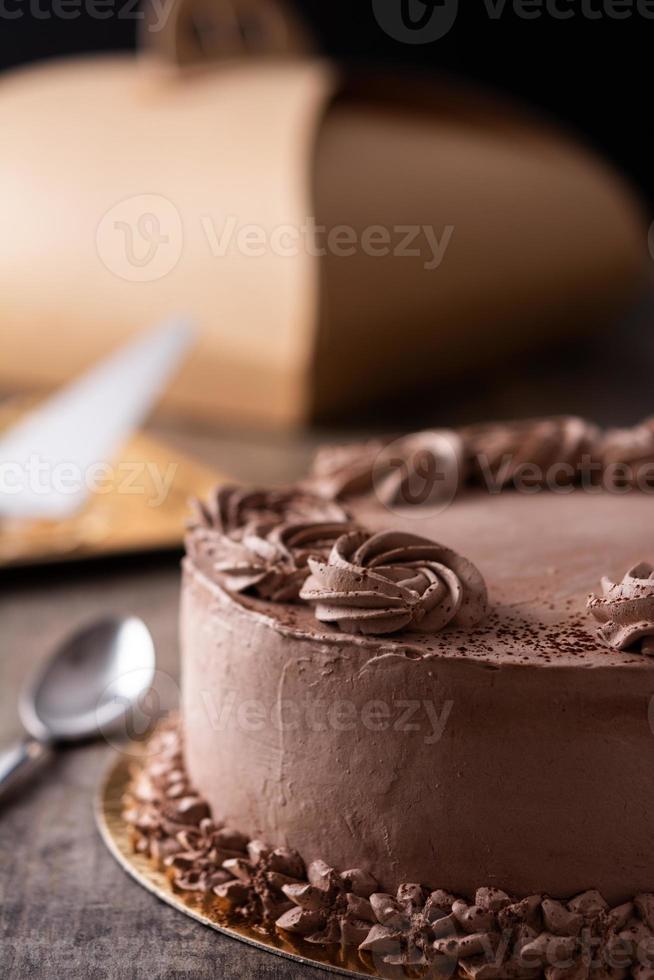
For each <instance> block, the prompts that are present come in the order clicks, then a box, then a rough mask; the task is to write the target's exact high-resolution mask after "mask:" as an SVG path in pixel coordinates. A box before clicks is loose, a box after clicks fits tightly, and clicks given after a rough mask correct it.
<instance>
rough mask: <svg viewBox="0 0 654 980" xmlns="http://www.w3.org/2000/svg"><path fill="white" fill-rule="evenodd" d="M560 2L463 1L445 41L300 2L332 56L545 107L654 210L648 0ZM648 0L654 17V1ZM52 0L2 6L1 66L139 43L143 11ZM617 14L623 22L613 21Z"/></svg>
mask: <svg viewBox="0 0 654 980" xmlns="http://www.w3.org/2000/svg"><path fill="white" fill-rule="evenodd" d="M217 2H219V0H217ZM388 2H394V0H388ZM398 2H399V0H398ZM557 2H558V5H559V8H560V9H563V10H566V9H570V10H572V11H574V16H573V17H570V18H568V19H565V20H561V19H556V18H554V17H552V16H550V15H548V14H547V13H546V12H543V13H542V14H541V16H540V17H537V18H535V19H523V18H522V17H519V16H518V15H517V14H516V13H515V11H514V9H513V7H512V3H511V0H507V2H506V4H505V7H504V10H503V12H502V15H501V16H500V17H498V18H497V19H493V18H490V17H489V15H488V12H487V10H486V8H485V6H484V3H483V0H460V2H459V12H458V15H457V19H456V22H455V25H454V27H453V28H452V30H451V31H449V33H448V34H446V35H445V37H443V38H441V39H440V40H437V41H434V42H432V43H428V44H411V45H409V44H402V43H400V42H398V41H395V40H393V39H392V38H390V37H388V35H387V34H385V33H384V31H383V30H382V29H381V28H380V26H379V24H378V23H377V21H376V19H375V16H374V14H373V10H372V3H371V0H349V2H340V3H339V2H335V0H331V2H329V0H296V6H297V7H298V8H299V9H300V10H301V11H302V12H303V13H304V15H305V17H306V19H307V21H308V22H309V23H310V24H311V26H312V27H313V29H314V31H315V33H316V35H317V37H318V39H319V41H320V43H321V45H322V47H323V49H324V50H325V51H327V52H329V53H331V54H334V55H337V56H339V57H341V58H345V59H348V60H355V61H360V60H374V61H385V62H393V63H400V64H406V65H410V66H412V67H419V68H421V69H423V70H427V71H433V70H445V71H447V72H451V73H455V74H457V75H462V76H464V77H467V78H471V79H474V80H477V81H480V82H482V83H484V84H486V85H490V86H492V87H495V88H498V89H500V90H504V91H508V92H510V93H512V94H513V95H515V96H516V97H518V98H520V99H521V100H524V101H526V102H527V103H530V104H532V105H534V106H537V107H539V108H540V109H542V110H544V111H546V112H547V113H549V114H551V115H552V116H554V117H556V118H557V119H559V120H560V121H562V122H564V123H565V124H566V125H568V126H569V127H570V128H571V129H572V130H573V131H576V132H577V133H580V134H581V135H582V136H583V137H584V138H585V140H586V141H587V142H588V143H590V144H591V145H593V146H595V147H596V148H597V149H598V150H600V152H602V153H604V155H606V156H607V157H608V158H609V159H611V160H613V161H614V162H615V163H616V164H618V166H620V167H621V168H622V169H623V170H624V171H625V172H626V173H627V174H628V175H630V176H631V177H632V179H633V180H634V181H635V182H636V184H637V185H638V186H639V187H640V189H641V192H643V193H644V194H645V195H646V196H647V198H648V199H649V202H650V204H651V203H652V199H653V198H654V173H653V169H652V151H651V143H652V129H653V122H652V117H653V114H652V111H651V91H652V70H651V63H652V61H651V52H652V46H653V42H654V19H647V18H645V17H643V16H642V15H641V14H639V13H638V12H637V9H636V5H637V2H643V0H633V3H632V0H557ZM645 2H646V0H645ZM649 2H650V15H651V18H654V2H652V0H649ZM52 3H53V0H0V67H3V68H6V67H9V66H12V65H17V64H20V63H24V62H28V61H32V60H34V59H38V58H45V57H53V56H57V55H63V54H70V53H75V52H86V51H92V50H112V49H119V48H122V49H126V48H127V49H128V48H132V47H133V46H134V45H135V35H136V28H137V24H138V22H137V20H136V19H135V12H134V11H131V12H130V13H129V15H125V14H124V13H123V15H122V16H121V15H120V14H116V13H114V14H113V15H112V16H110V17H107V18H106V19H94V18H93V17H91V16H89V15H88V14H85V13H83V8H84V3H83V0H81V2H80V7H81V8H82V9H81V10H80V11H78V12H77V13H78V16H76V17H74V18H72V19H70V20H62V19H61V18H56V17H52V16H48V13H49V12H51V10H52ZM611 3H613V4H615V7H613V8H611V7H610V4H611ZM619 3H622V4H623V5H624V9H620V7H619V6H618V4H619ZM584 5H585V8H584ZM113 9H114V11H124V5H123V2H122V0H116V2H115V5H114V8H113ZM589 10H590V11H591V12H594V14H595V16H594V17H591V16H589V15H588V11H589ZM610 10H612V12H613V14H614V15H615V14H616V13H618V14H622V15H623V16H622V17H621V18H619V19H618V18H616V16H610V15H609V11H610ZM6 11H9V12H11V13H12V14H13V12H14V11H20V16H19V17H12V19H8V18H7V14H6V13H4V15H3V12H6ZM598 11H602V14H601V15H600V16H597V12H598Z"/></svg>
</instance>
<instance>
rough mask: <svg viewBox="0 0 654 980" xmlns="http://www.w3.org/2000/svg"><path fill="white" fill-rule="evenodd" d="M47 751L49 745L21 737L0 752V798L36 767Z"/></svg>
mask: <svg viewBox="0 0 654 980" xmlns="http://www.w3.org/2000/svg"><path fill="white" fill-rule="evenodd" d="M49 753H50V749H49V747H48V746H47V745H45V744H44V743H43V742H38V741H37V740H36V739H35V738H26V739H23V741H22V742H17V743H16V744H15V745H12V747H11V748H10V749H5V751H4V752H0V798H1V797H4V796H5V794H7V793H9V791H10V790H11V789H12V788H13V787H14V786H15V785H16V784H17V783H19V782H22V780H23V779H24V778H25V777H27V776H29V774H30V773H31V772H32V770H33V769H37V768H38V766H40V764H41V761H42V760H43V759H44V757H45V756H46V755H48V754H49Z"/></svg>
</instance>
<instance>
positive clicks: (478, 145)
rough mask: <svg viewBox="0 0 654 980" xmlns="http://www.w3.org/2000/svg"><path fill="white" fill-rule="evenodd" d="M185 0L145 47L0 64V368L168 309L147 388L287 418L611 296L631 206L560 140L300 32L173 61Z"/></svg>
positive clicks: (185, 50)
mask: <svg viewBox="0 0 654 980" xmlns="http://www.w3.org/2000/svg"><path fill="white" fill-rule="evenodd" d="M200 2H201V0H186V2H185V3H178V2H174V3H172V4H171V5H170V7H171V10H170V11H169V18H168V21H167V23H166V29H165V30H162V31H159V32H152V34H151V36H150V41H153V40H154V41H155V42H156V43H155V45H154V47H155V50H150V51H149V52H147V53H141V54H140V55H139V56H137V57H133V56H128V55H121V56H111V57H103V58H95V59H92V60H91V59H86V60H76V61H75V60H72V61H61V62H55V63H51V64H46V65H42V66H39V67H34V68H28V69H22V70H18V71H14V72H11V73H8V74H6V75H5V76H4V77H3V78H2V79H1V80H0V128H1V129H2V131H3V132H6V133H11V139H10V140H7V141H6V145H5V147H4V149H3V154H2V159H1V160H0V210H1V212H2V214H3V218H4V220H3V223H2V229H1V230H0V290H1V292H2V297H3V304H2V313H1V314H0V316H1V326H0V329H1V331H2V336H3V357H2V362H1V363H0V384H1V385H2V386H3V387H9V388H19V389H20V388H34V387H47V386H52V385H54V384H57V383H60V382H62V381H63V380H64V379H67V378H69V377H71V376H72V375H73V374H74V373H76V372H78V371H80V370H81V369H82V368H83V367H85V366H86V365H88V364H90V363H91V362H92V361H93V360H94V359H97V358H99V357H100V356H101V355H102V354H103V353H105V352H107V351H108V350H110V349H111V348H112V347H114V346H116V345H117V344H118V343H119V342H121V341H122V340H124V339H125V338H126V337H127V336H128V335H129V334H131V333H133V332H135V331H137V330H139V329H141V328H143V327H145V326H147V325H149V324H151V323H152V322H154V321H156V320H157V319H158V318H163V317H165V316H169V315H171V314H174V313H177V312H179V313H183V314H189V315H190V316H192V317H193V318H194V320H195V321H196V323H197V325H198V342H197V345H196V347H195V350H194V352H193V354H192V356H191V357H190V358H189V361H188V363H187V364H186V366H185V368H184V370H183V371H182V372H181V374H180V376H179V378H178V380H177V381H176V383H175V385H174V386H173V387H172V389H171V390H170V392H169V394H168V396H167V398H168V400H167V404H168V406H170V407H173V408H174V409H176V410H179V411H181V412H182V413H184V414H187V415H191V416H195V417H200V418H203V419H209V420H212V421H213V420H221V421H223V420H227V421H235V422H239V423H255V424H264V425H276V426H287V427H290V426H296V425H298V424H303V423H306V422H308V421H310V420H312V419H314V418H315V417H317V416H322V417H324V416H329V415H335V414H341V413H343V412H347V411H348V410H350V409H353V408H355V407H356V406H357V405H359V404H361V403H362V402H365V401H366V400H368V399H371V398H377V397H380V396H383V395H385V394H391V393H392V392H395V391H398V390H400V389H402V388H404V389H406V388H407V387H409V386H411V385H413V384H415V383H422V382H429V381H430V380H434V381H438V380H439V379H442V378H443V377H444V376H446V375H448V374H450V373H452V372H455V371H458V370H461V369H462V368H463V367H465V368H468V367H470V365H471V364H474V363H476V362H483V361H484V360H485V359H489V358H491V359H492V358H497V357H501V356H502V354H503V353H504V352H506V351H507V350H510V349H512V348H514V347H517V346H525V345H529V344H534V343H538V342H542V341H544V340H547V339H549V338H550V337H553V336H555V335H557V334H561V333H563V332H565V331H570V330H574V331H581V330H588V329H592V328H594V327H595V326H597V325H598V324H599V323H601V322H603V321H607V320H608V319H609V318H612V317H615V316H616V315H617V314H618V313H619V311H620V310H621V309H623V308H624V307H625V305H626V304H627V303H628V302H629V301H630V300H631V299H632V297H633V295H634V292H635V290H636V288H637V284H638V282H639V280H640V278H641V276H642V275H643V266H644V262H645V252H646V250H645V248H644V247H643V242H644V241H645V240H646V237H645V233H644V222H643V220H642V215H641V213H640V211H639V207H638V205H637V203H636V201H635V200H634V198H633V197H632V195H631V193H630V191H629V190H628V189H627V188H626V187H625V186H624V185H623V183H622V182H621V180H620V179H619V178H618V177H616V175H615V174H613V173H612V172H611V171H610V170H609V168H607V167H606V166H604V165H603V163H602V162H600V161H599V160H598V159H596V158H595V157H594V156H592V155H591V154H590V153H588V152H586V151H585V150H583V149H581V148H580V147H579V146H578V145H576V144H575V143H574V142H573V141H572V140H571V139H569V138H568V137H566V136H564V135H562V134H561V133H560V132H557V131H555V130H554V129H553V128H552V127H551V126H549V125H545V124H543V123H541V122H539V121H538V120H534V119H532V118H529V117H527V116H526V115H525V114H524V113H523V112H522V111H518V110H516V109H515V108H514V107H512V106H509V105H507V104H504V103H503V102H502V101H501V100H500V99H498V98H495V97H493V98H491V97H489V96H487V95H484V94H480V93H478V92H473V91H470V90H468V89H466V88H465V87H464V86H462V85H460V84H455V83H453V82H451V81H446V80H440V81H436V80H435V81H433V82H431V83H426V82H425V81H424V80H423V81H422V82H420V83H417V82H412V81H411V80H408V79H404V80H400V79H398V78H390V77H389V78H386V79H384V78H380V77H378V78H376V77H374V76H373V75H369V76H368V77H367V78H366V77H363V76H359V77H358V78H352V77H348V76H347V74H346V73H345V72H344V71H343V70H341V69H339V68H338V67H336V66H335V65H334V64H331V63H329V62H327V61H326V60H324V59H320V58H317V57H314V56H312V55H311V54H310V53H308V49H307V48H306V47H305V45H304V44H303V43H302V42H301V41H300V40H298V38H300V36H301V35H300V34H299V33H298V35H297V36H295V35H293V34H292V33H289V32H288V31H287V32H286V33H284V32H283V31H277V32H275V31H272V34H271V37H272V40H271V41H270V44H271V46H272V47H273V48H275V47H276V48H277V49H279V51H280V52H281V54H280V55H279V56H278V57H270V56H268V53H266V52H265V51H262V52H261V53H260V54H256V53H255V55H254V56H253V55H252V54H246V53H243V52H241V54H240V55H239V53H236V54H235V52H234V51H233V50H231V49H230V50H227V51H226V52H225V51H221V50H218V51H213V50H211V48H209V50H208V53H207V50H205V49H203V53H202V57H199V56H198V57H196V58H194V48H193V45H192V44H191V43H190V42H189V37H195V36H196V34H197V31H196V33H195V34H190V33H189V30H190V29H189V26H188V25H189V16H190V13H192V12H193V9H194V7H197V4H198V3H200ZM242 2H245V0H242ZM205 7H206V8H207V9H206V10H203V11H201V12H202V13H203V15H205V16H208V15H209V14H211V12H213V14H212V15H213V16H216V12H218V13H219V12H220V10H221V9H222V8H221V5H220V4H217V5H211V7H208V6H207V5H206V4H205ZM266 9H271V6H270V5H268V6H267V7H266ZM272 9H277V5H275V4H273V5H272ZM280 9H281V8H280ZM278 26H279V24H278ZM145 33H147V29H146V31H144V34H145ZM209 36H210V32H209ZM280 38H282V40H280ZM264 48H265V46H264ZM196 53H197V52H196ZM171 54H172V57H171ZM227 55H229V56H227Z"/></svg>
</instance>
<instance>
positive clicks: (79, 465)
mask: <svg viewBox="0 0 654 980" xmlns="http://www.w3.org/2000/svg"><path fill="white" fill-rule="evenodd" d="M191 336H192V331H191V327H190V323H189V321H188V320H186V319H175V320H169V321H166V322H165V323H163V324H160V325H159V326H157V327H155V328H154V329H152V330H149V331H147V332H146V333H144V334H140V335H139V336H138V337H137V338H136V339H135V340H132V341H131V342H130V343H128V344H126V345H124V346H123V347H121V348H119V349H118V350H117V351H114V353H112V354H110V355H109V356H108V357H107V358H105V359H104V360H103V361H101V362H100V363H99V364H96V365H95V366H94V367H92V368H91V369H90V370H89V371H87V372H86V373H85V374H83V375H82V376H81V377H79V378H77V379H76V380H75V381H73V382H72V383H71V384H69V385H67V386H66V387H65V388H63V389H61V390H60V391H58V392H57V393H56V394H54V395H53V396H52V397H51V398H49V399H47V401H45V402H43V403H42V404H41V405H39V407H38V408H36V409H35V410H34V411H32V412H30V413H28V414H27V415H26V416H25V417H24V418H23V419H21V421H20V422H18V423H16V424H15V425H14V426H12V427H11V428H10V429H9V430H7V431H6V432H5V433H4V434H3V435H2V436H0V517H8V518H21V519H22V518H25V519H35V518H41V519H49V520H62V519H64V518H66V517H69V516H70V515H72V514H74V513H75V512H76V511H78V510H79V508H80V507H81V506H82V505H83V504H84V502H85V500H86V498H87V496H88V495H89V493H90V492H91V489H92V485H93V480H92V478H91V477H92V474H93V473H94V472H95V478H96V479H97V466H98V465H100V466H102V465H104V464H107V463H109V462H110V460H111V459H112V457H113V455H114V453H116V452H117V450H118V449H119V448H120V446H121V444H122V443H124V442H125V441H126V440H127V438H128V437H129V436H130V434H131V433H132V432H133V431H134V429H136V428H137V427H138V425H139V424H140V423H141V422H142V420H143V419H144V418H145V416H146V415H147V413H148V411H149V410H150V408H151V407H152V406H153V404H154V403H155V401H156V400H157V397H158V396H159V394H160V393H161V391H162V389H163V387H164V385H165V384H166V381H167V380H168V379H169V377H170V376H171V375H172V373H173V371H174V369H175V368H176V367H177V365H178V364H179V363H180V361H181V358H182V356H183V354H184V352H185V351H186V350H187V348H188V345H189V343H190V340H191Z"/></svg>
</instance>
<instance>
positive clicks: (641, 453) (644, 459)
mask: <svg viewBox="0 0 654 980" xmlns="http://www.w3.org/2000/svg"><path fill="white" fill-rule="evenodd" d="M597 456H598V458H599V460H600V462H601V465H602V467H603V469H604V471H607V470H608V469H609V468H610V467H625V466H626V467H628V468H629V472H627V473H619V472H618V473H615V474H614V478H615V479H616V480H618V481H621V482H623V483H632V482H636V481H637V479H638V477H639V475H640V474H639V472H638V470H639V469H640V468H641V467H645V466H648V468H649V470H650V475H651V471H652V470H654V466H652V464H654V418H649V419H644V420H643V421H642V422H641V423H640V424H639V425H634V426H632V427H631V428H629V429H607V430H606V432H604V433H603V435H602V437H601V439H600V440H599V442H598V446H597ZM634 471H635V472H634Z"/></svg>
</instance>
